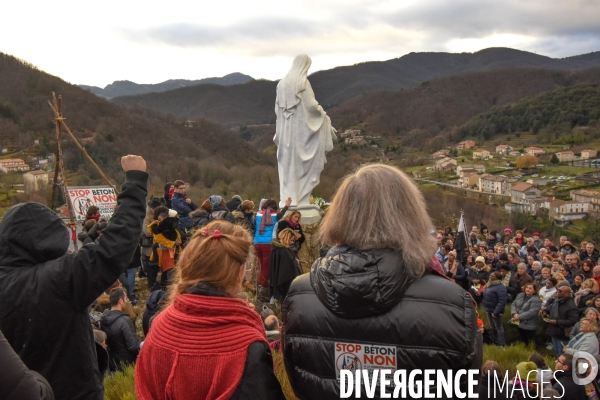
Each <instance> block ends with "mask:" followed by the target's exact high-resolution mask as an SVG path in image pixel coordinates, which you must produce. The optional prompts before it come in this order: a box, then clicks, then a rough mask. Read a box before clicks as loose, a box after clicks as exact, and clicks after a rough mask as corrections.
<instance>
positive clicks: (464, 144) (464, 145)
mask: <svg viewBox="0 0 600 400" xmlns="http://www.w3.org/2000/svg"><path fill="white" fill-rule="evenodd" d="M473 147H475V142H474V141H472V140H465V141H463V142H460V143H459V144H458V146H456V148H457V149H459V150H462V149H472V148H473Z"/></svg>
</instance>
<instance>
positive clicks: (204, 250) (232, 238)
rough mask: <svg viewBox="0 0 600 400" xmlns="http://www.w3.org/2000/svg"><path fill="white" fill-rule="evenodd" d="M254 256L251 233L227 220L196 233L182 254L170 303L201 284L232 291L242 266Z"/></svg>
mask: <svg viewBox="0 0 600 400" xmlns="http://www.w3.org/2000/svg"><path fill="white" fill-rule="evenodd" d="M253 254H254V253H253V247H252V237H251V236H250V234H249V233H248V231H247V230H245V229H244V228H242V227H241V226H238V225H234V224H232V223H230V222H228V221H224V220H217V221H213V222H211V223H209V224H208V225H206V227H205V228H202V229H199V230H197V231H196V233H195V234H194V236H193V237H192V239H191V240H190V242H189V243H188V245H187V246H186V248H185V249H184V250H183V252H182V253H181V256H180V257H179V260H178V261H177V265H176V268H175V274H174V278H173V284H172V285H171V286H169V289H168V292H169V293H168V295H169V298H168V300H167V304H171V303H172V302H173V300H174V299H175V297H176V296H177V295H179V294H182V293H185V291H186V290H187V289H189V288H190V287H192V286H194V285H196V284H197V283H199V282H207V283H210V284H212V285H213V286H215V287H216V288H218V289H220V290H222V291H223V292H229V291H230V290H231V289H232V288H235V287H236V285H237V284H238V279H239V275H240V268H241V266H242V264H245V263H250V262H251V259H252V256H253Z"/></svg>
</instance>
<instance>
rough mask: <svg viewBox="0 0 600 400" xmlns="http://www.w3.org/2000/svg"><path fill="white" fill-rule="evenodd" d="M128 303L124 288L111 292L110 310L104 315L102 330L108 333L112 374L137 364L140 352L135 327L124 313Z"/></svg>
mask: <svg viewBox="0 0 600 400" xmlns="http://www.w3.org/2000/svg"><path fill="white" fill-rule="evenodd" d="M127 302H128V299H127V293H125V290H124V289H123V288H114V289H112V290H111V291H110V310H108V309H107V310H104V314H103V315H102V321H101V323H102V330H103V331H104V332H105V333H106V336H107V338H106V344H107V345H108V357H109V368H110V370H111V372H115V371H122V370H123V368H125V367H126V366H127V365H130V364H133V363H135V360H136V358H137V354H138V352H139V345H140V343H139V341H138V339H137V336H136V334H135V325H134V324H133V321H131V319H129V316H128V315H127V314H126V313H124V312H123V308H124V307H125V304H126V303H127Z"/></svg>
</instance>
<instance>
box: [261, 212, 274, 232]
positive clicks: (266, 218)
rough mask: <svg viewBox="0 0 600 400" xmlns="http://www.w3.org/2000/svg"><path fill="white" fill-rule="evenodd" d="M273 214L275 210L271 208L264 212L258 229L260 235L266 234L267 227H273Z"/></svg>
mask: <svg viewBox="0 0 600 400" xmlns="http://www.w3.org/2000/svg"><path fill="white" fill-rule="evenodd" d="M272 212H273V209H272V208H271V207H269V208H267V209H266V210H265V211H264V213H263V215H262V218H261V219H260V228H259V229H258V233H260V234H261V235H262V234H263V233H265V229H266V227H267V226H272V225H273V218H271V213H272Z"/></svg>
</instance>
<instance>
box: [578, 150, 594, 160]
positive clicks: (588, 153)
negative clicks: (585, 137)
mask: <svg viewBox="0 0 600 400" xmlns="http://www.w3.org/2000/svg"><path fill="white" fill-rule="evenodd" d="M597 156H598V152H597V151H596V150H581V159H582V160H589V159H590V158H596V157H597Z"/></svg>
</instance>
